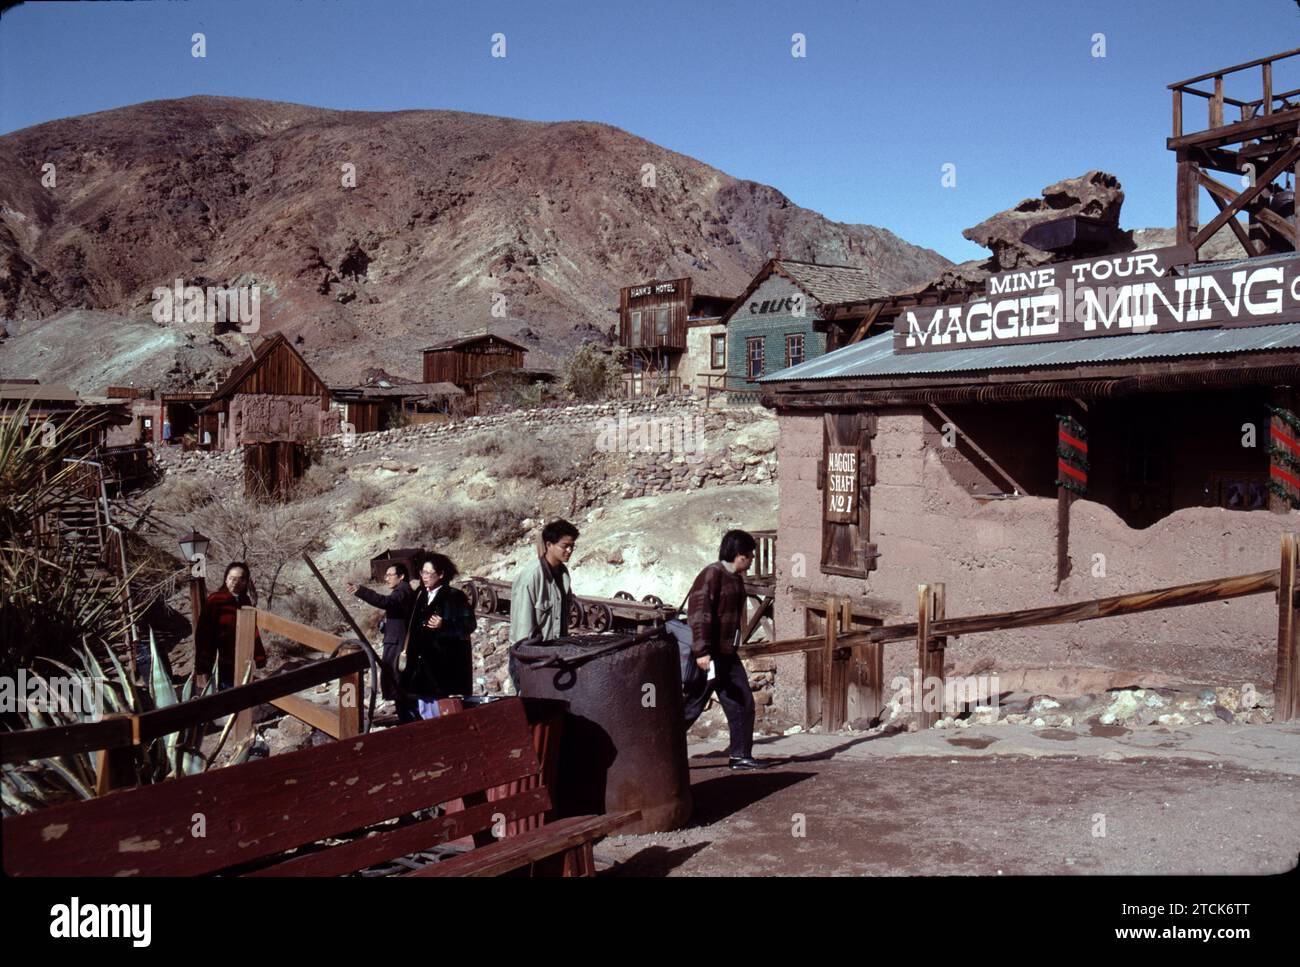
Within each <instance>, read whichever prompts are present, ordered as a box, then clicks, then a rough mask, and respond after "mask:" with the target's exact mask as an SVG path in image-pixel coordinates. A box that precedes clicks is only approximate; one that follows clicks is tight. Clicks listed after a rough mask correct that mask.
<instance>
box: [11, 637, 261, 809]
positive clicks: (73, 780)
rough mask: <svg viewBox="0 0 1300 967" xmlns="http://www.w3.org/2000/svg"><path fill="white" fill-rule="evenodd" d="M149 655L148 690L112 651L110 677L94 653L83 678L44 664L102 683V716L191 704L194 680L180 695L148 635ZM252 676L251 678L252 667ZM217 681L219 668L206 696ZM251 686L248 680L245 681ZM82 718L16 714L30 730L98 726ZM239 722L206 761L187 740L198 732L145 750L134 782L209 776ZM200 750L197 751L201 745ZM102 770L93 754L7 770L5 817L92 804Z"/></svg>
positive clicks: (83, 657) (88, 653)
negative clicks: (80, 724)
mask: <svg viewBox="0 0 1300 967" xmlns="http://www.w3.org/2000/svg"><path fill="white" fill-rule="evenodd" d="M149 649H150V652H151V656H152V659H153V661H152V662H151V666H152V669H153V671H152V674H151V676H150V678H149V681H148V683H147V686H145V687H140V686H137V685H136V684H135V683H134V682H133V681H132V680H131V676H130V675H129V674H127V672H126V670H125V669H124V668H123V667H122V663H121V662H120V661H119V660H118V659H117V657H116V656H115V655H114V654H113V653H112V652H111V651H109V653H108V657H109V661H110V663H111V668H112V676H111V677H110V676H109V675H107V674H105V669H104V667H103V665H102V663H101V662H100V661H99V660H98V659H97V658H96V657H95V654H94V652H93V651H92V650H91V649H89V648H85V647H83V648H82V649H81V650H80V651H79V653H78V659H79V661H80V665H81V671H80V672H77V671H75V670H74V669H73V668H71V667H70V666H68V665H66V664H64V663H62V662H60V661H57V660H54V659H48V658H46V659H41V661H43V662H45V663H47V664H50V665H53V666H54V667H56V668H58V669H59V670H60V671H62V672H63V673H64V674H66V675H67V676H68V677H69V678H71V679H81V680H82V681H98V682H101V683H103V698H104V708H103V709H102V711H103V713H104V714H106V715H112V714H140V713H142V712H147V711H150V710H153V709H159V708H167V707H169V706H171V705H175V704H176V703H177V702H187V701H189V700H190V698H191V697H193V696H192V692H193V683H194V679H193V676H191V677H190V678H188V679H186V681H185V684H184V686H182V688H181V690H180V692H179V694H178V693H177V690H176V687H175V685H174V684H173V683H172V681H171V678H170V677H169V676H168V674H167V672H166V671H165V670H164V666H163V663H162V661H161V660H160V658H159V655H158V645H157V642H156V641H155V640H154V636H153V634H152V632H151V633H150V635H149ZM249 674H251V666H250V669H249ZM30 675H31V673H30V672H29V676H30ZM41 681H42V683H43V684H44V686H45V687H46V689H47V691H49V692H50V693H51V694H52V691H51V690H50V684H49V682H48V681H47V680H45V679H41ZM216 681H217V676H216V670H215V668H214V669H213V673H212V674H211V675H210V676H209V678H208V685H207V687H206V688H205V689H204V690H203V692H202V693H201V695H206V694H208V693H210V692H211V691H212V690H213V689H214V688H215V687H216ZM246 683H247V676H246V677H245V684H246ZM82 712H83V710H82V709H79V708H72V709H58V708H50V709H49V710H48V711H47V712H42V711H40V710H38V709H35V708H30V707H29V708H28V710H27V711H26V713H17V714H18V716H19V718H20V719H21V720H22V722H23V726H24V727H25V728H36V729H39V728H50V727H52V726H60V725H75V724H77V723H78V722H85V721H92V720H93V717H92V716H88V715H85V714H82ZM234 720H235V716H233V715H232V716H230V718H229V721H228V722H227V723H226V726H225V729H224V730H223V731H222V734H221V736H220V738H219V740H218V742H217V746H216V748H215V749H214V750H213V753H212V755H210V756H207V757H205V756H204V755H203V754H202V753H201V752H200V751H198V749H197V748H191V747H190V746H189V745H188V744H187V743H186V742H185V741H184V739H185V738H186V737H191V738H193V739H197V736H198V735H199V734H200V733H199V731H198V730H197V729H191V730H185V731H184V732H173V733H171V734H170V735H165V736H161V737H159V738H157V739H154V740H152V741H151V742H149V743H147V744H145V745H142V746H140V747H139V749H138V750H137V755H136V759H135V779H136V781H137V783H139V784H148V783H156V782H162V781H164V780H166V779H172V778H176V777H178V776H185V775H194V774H196V773H199V772H205V771H207V770H208V769H209V768H211V767H212V765H213V764H214V763H215V761H216V758H217V755H218V754H219V753H220V751H221V748H222V747H223V746H224V745H225V741H226V737H227V736H228V735H229V733H230V730H231V727H232V725H233V723H234ZM250 739H251V736H250ZM195 744H196V745H197V743H195ZM251 748H252V742H251V741H248V742H245V743H244V744H243V745H242V746H241V747H239V748H237V749H235V750H234V752H233V754H232V755H231V757H230V759H229V760H228V761H227V763H226V764H227V765H234V764H236V763H239V762H242V761H244V760H245V759H246V758H247V757H248V753H249V751H250V750H251ZM98 768H99V766H98V763H97V761H96V756H95V754H94V753H92V752H84V753H77V754H75V755H65V756H58V757H55V758H50V759H41V760H39V761H37V762H35V763H33V764H32V765H31V766H29V767H28V768H25V769H22V768H18V767H16V766H12V765H5V766H4V772H3V778H2V781H0V791H2V792H3V810H4V814H5V815H14V814H16V813H23V812H31V811H33V810H36V809H41V808H43V807H45V806H51V805H55V804H57V803H60V802H67V801H69V800H76V799H91V798H93V797H94V795H95V793H94V789H95V785H96V780H97V778H98V772H97V770H98Z"/></svg>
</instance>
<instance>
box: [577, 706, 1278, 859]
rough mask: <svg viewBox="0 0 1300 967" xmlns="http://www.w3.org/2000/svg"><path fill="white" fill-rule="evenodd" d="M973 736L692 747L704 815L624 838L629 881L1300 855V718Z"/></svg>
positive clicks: (608, 849)
mask: <svg viewBox="0 0 1300 967" xmlns="http://www.w3.org/2000/svg"><path fill="white" fill-rule="evenodd" d="M1094 731H1101V732H1102V733H1103V734H1094V735H1079V734H1076V733H1072V732H1066V731H1063V730H1057V729H1045V730H1039V731H1038V732H1032V731H1029V730H1027V729H1014V730H1011V731H1010V733H1009V731H1008V729H1007V728H1006V727H988V728H983V729H976V728H971V729H968V730H964V731H963V732H962V734H960V735H953V734H951V733H946V734H945V733H944V732H942V731H933V730H932V731H929V732H926V733H910V734H909V733H902V734H899V735H894V736H883V735H872V736H866V735H864V736H857V737H855V736H851V735H808V734H803V735H793V736H786V737H780V738H772V739H767V740H759V742H758V743H756V749H755V754H756V755H758V756H760V757H763V758H768V759H772V760H774V761H775V762H776V764H775V765H774V766H773V767H772V768H770V769H768V770H765V771H763V772H748V773H744V772H742V773H733V772H731V771H730V770H729V769H728V768H727V767H726V760H725V755H724V753H723V752H722V751H719V750H718V746H717V744H716V743H711V744H709V745H707V746H698V745H697V746H693V747H692V749H691V752H692V756H691V760H690V764H691V783H692V793H693V795H694V799H695V816H694V820H693V823H692V825H691V826H689V827H687V828H686V829H682V830H678V831H675V832H672V833H660V834H649V835H644V836H627V837H611V838H609V839H606V840H604V841H603V842H602V843H600V844H598V845H597V847H596V860H597V867H598V869H600V870H601V871H602V872H603V873H605V874H606V875H615V876H764V875H769V876H770V875H774V874H775V875H785V876H899V875H927V876H934V875H940V876H942V875H976V876H989V877H996V876H999V875H1003V876H1016V875H1027V874H1067V875H1068V874H1099V873H1100V874H1153V875H1173V874H1193V875H1195V874H1244V875H1254V874H1276V873H1282V872H1285V871H1287V870H1290V869H1292V868H1294V867H1295V866H1296V863H1297V858H1298V855H1300V724H1296V723H1292V724H1289V725H1286V726H1242V727H1232V728H1227V729H1220V730H1214V731H1210V732H1207V731H1201V732H1196V731H1194V730H1187V731H1172V730H1167V729H1139V730H1134V731H1130V730H1127V729H1114V728H1112V729H1104V730H1094Z"/></svg>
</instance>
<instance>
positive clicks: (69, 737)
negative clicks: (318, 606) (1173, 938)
mask: <svg viewBox="0 0 1300 967" xmlns="http://www.w3.org/2000/svg"><path fill="white" fill-rule="evenodd" d="M368 666H369V660H368V659H367V658H366V655H365V652H363V651H361V650H359V649H358V650H356V651H348V652H346V653H344V654H341V655H339V656H338V657H336V658H326V659H324V660H321V661H314V662H312V663H311V664H309V665H307V666H305V667H303V668H296V669H294V670H293V671H290V672H281V673H280V674H278V675H272V676H270V677H268V678H262V679H259V680H258V681H255V682H250V683H249V684H247V685H239V686H236V687H235V688H228V689H226V690H225V691H222V692H218V693H217V694H215V695H207V696H204V697H203V698H196V699H193V700H192V701H189V702H182V703H181V704H179V705H171V706H168V707H167V708H160V709H154V710H153V711H150V712H142V713H140V714H139V715H126V716H122V717H120V718H113V719H104V720H103V721H101V722H83V723H79V724H77V725H66V726H59V727H55V728H48V729H26V730H24V731H21V732H4V733H0V761H2V762H4V763H5V764H6V765H13V764H17V763H22V762H29V761H31V760H32V759H48V758H51V757H52V756H60V755H71V754H73V753H77V752H93V751H95V750H97V749H114V748H120V747H122V746H129V745H139V744H141V743H143V742H148V741H151V740H152V739H156V738H159V737H160V736H164V735H170V734H172V733H173V732H179V731H181V730H183V729H186V728H189V727H191V726H194V725H201V724H203V723H205V722H211V721H212V720H214V719H218V718H221V717H222V716H223V715H230V714H232V713H235V712H239V711H242V710H244V709H249V708H255V707H257V706H258V705H262V704H264V703H267V702H271V703H274V700H276V699H279V698H283V697H284V696H286V695H293V694H294V693H296V692H300V691H302V690H303V689H305V688H311V687H312V686H314V685H320V684H323V683H324V682H329V681H333V680H334V679H336V678H340V677H342V676H345V675H350V674H355V673H358V672H361V671H363V670H364V669H366V668H367V667H368Z"/></svg>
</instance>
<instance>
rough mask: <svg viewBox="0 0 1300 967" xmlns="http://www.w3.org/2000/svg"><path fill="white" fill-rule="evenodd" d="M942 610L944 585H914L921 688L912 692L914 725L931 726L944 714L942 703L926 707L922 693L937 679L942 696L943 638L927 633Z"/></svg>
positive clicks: (925, 727) (941, 615)
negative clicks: (938, 705)
mask: <svg viewBox="0 0 1300 967" xmlns="http://www.w3.org/2000/svg"><path fill="white" fill-rule="evenodd" d="M943 614H944V586H943V585H942V584H932V585H931V584H918V585H917V586H916V666H917V668H918V669H919V670H920V679H921V682H920V684H921V690H920V694H919V695H914V696H913V697H912V701H913V703H914V705H913V707H914V708H917V709H919V711H918V712H917V727H918V728H922V729H929V728H933V727H934V723H935V722H937V721H938V720H939V719H940V718H942V717H943V715H944V710H943V708H942V704H941V705H940V708H938V709H927V708H926V701H925V696H926V692H927V690H928V688H929V685H930V682H931V681H932V680H937V681H938V695H939V699H940V702H941V703H942V700H943V659H944V645H945V644H946V639H944V638H934V637H932V636H931V634H930V625H931V624H932V623H933V622H934V621H935V620H937V619H939V618H942V617H943Z"/></svg>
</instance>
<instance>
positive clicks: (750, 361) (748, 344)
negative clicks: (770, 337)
mask: <svg viewBox="0 0 1300 967" xmlns="http://www.w3.org/2000/svg"><path fill="white" fill-rule="evenodd" d="M766 341H767V340H766V339H764V338H763V337H762V336H747V337H746V338H745V379H746V380H748V381H749V382H751V383H752V382H753V381H754V380H756V379H758V378H759V377H760V376H762V375H763V368H764V367H765V366H766V364H767V350H766V348H765V346H764V343H766ZM755 346H757V347H758V355H757V362H758V372H757V373H755V372H754V362H755V354H754V348H755Z"/></svg>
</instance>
